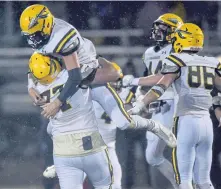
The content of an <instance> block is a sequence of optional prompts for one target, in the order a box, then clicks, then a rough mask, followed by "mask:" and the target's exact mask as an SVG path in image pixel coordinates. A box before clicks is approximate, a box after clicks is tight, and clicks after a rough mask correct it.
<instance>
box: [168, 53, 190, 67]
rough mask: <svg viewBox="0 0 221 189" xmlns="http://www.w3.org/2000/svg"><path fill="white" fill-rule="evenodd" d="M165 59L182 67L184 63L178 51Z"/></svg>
mask: <svg viewBox="0 0 221 189" xmlns="http://www.w3.org/2000/svg"><path fill="white" fill-rule="evenodd" d="M166 59H167V60H169V61H170V62H171V63H173V64H175V65H177V66H178V67H184V66H186V64H185V63H184V61H183V60H182V56H180V54H178V53H172V54H170V55H169V56H168V57H166Z"/></svg>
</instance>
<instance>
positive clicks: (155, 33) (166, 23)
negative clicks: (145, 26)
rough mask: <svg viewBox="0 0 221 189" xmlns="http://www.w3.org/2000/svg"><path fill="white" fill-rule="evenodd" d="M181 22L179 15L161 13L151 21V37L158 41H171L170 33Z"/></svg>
mask: <svg viewBox="0 0 221 189" xmlns="http://www.w3.org/2000/svg"><path fill="white" fill-rule="evenodd" d="M182 24H183V21H182V19H181V18H180V17H179V16H177V15H175V14H172V13H166V14H163V15H161V16H160V17H159V18H158V19H157V20H156V21H155V22H154V23H153V26H152V34H151V38H152V39H153V40H154V41H156V42H159V43H163V44H165V43H171V39H172V34H173V33H174V32H175V30H176V28H178V27H179V26H180V25H182Z"/></svg>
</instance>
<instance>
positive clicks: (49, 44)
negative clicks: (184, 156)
mask: <svg viewBox="0 0 221 189" xmlns="http://www.w3.org/2000/svg"><path fill="white" fill-rule="evenodd" d="M20 27H21V30H22V34H23V35H24V36H25V37H26V39H27V41H28V43H29V45H31V46H32V48H34V50H35V51H36V52H39V53H41V54H44V55H50V56H51V57H58V58H61V59H62V61H61V62H64V64H65V67H66V69H67V71H68V75H69V77H68V79H67V82H66V84H65V86H64V88H63V89H62V91H61V92H60V94H59V96H58V97H57V98H56V99H55V100H54V101H53V102H50V103H47V104H45V105H43V112H42V114H43V116H45V117H47V118H50V117H53V116H54V115H55V114H56V113H57V112H58V111H59V110H60V108H61V106H62V105H63V104H64V103H65V102H66V100H67V99H68V98H69V97H71V96H72V95H73V94H75V93H76V92H77V91H78V89H79V88H85V87H87V85H88V83H93V84H101V83H106V81H107V80H108V81H109V80H111V79H110V78H111V77H112V76H109V75H110V74H108V73H105V71H104V72H102V70H104V69H103V68H101V69H100V68H99V63H98V60H97V59H96V50H95V47H94V45H93V43H92V42H91V41H90V40H88V39H86V38H83V37H81V36H80V34H79V32H78V31H77V30H76V28H74V27H73V26H72V25H70V24H68V23H67V22H65V21H63V20H60V19H57V18H55V17H54V16H53V15H52V14H51V12H50V11H49V10H48V8H47V7H45V6H44V5H38V4H37V5H32V6H30V7H28V8H26V9H25V10H24V11H23V13H22V14H21V17H20ZM47 70H48V71H49V72H47V75H44V74H43V73H41V72H39V73H38V75H37V78H45V79H48V76H49V75H50V77H53V75H51V73H50V71H51V70H50V68H47ZM44 73H45V72H44ZM97 78H99V79H97ZM117 79H118V78H115V80H117ZM49 80H50V79H49ZM29 81H31V79H29ZM85 83H86V85H85ZM32 85H33V82H31V84H29V93H30V94H31V95H32V94H36V91H35V90H34V91H33V87H32ZM30 90H31V92H30ZM91 93H92V99H93V100H95V101H97V102H98V103H99V104H100V105H101V106H102V107H103V108H104V109H105V112H106V113H107V114H108V115H109V117H110V118H111V119H112V120H113V121H114V122H115V124H116V125H118V127H119V128H121V129H126V128H128V127H134V128H142V127H143V125H145V124H146V123H147V122H149V123H148V124H147V125H148V127H149V128H148V129H149V130H152V129H153V130H152V131H153V132H154V133H155V134H157V135H158V136H159V137H161V138H163V140H165V142H166V143H167V144H168V145H169V146H175V145H176V144H175V143H176V139H175V137H174V135H173V134H172V133H171V132H170V131H169V130H168V129H166V128H165V127H163V126H162V125H161V124H156V127H155V123H154V124H150V122H152V120H147V119H144V118H141V117H140V116H133V117H131V116H130V115H129V114H128V113H127V111H126V110H125V109H124V105H123V102H122V101H121V99H120V98H119V96H118V94H117V93H116V91H115V90H114V89H113V88H112V87H111V86H110V84H105V85H103V86H92V90H91ZM38 98H39V97H38ZM144 122H145V124H144ZM153 125H154V126H153Z"/></svg>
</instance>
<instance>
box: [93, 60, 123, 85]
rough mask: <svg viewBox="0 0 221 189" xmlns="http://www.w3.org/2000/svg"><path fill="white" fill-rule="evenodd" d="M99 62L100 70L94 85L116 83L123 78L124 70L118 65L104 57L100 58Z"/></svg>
mask: <svg viewBox="0 0 221 189" xmlns="http://www.w3.org/2000/svg"><path fill="white" fill-rule="evenodd" d="M98 62H99V64H100V68H98V69H97V72H96V75H95V78H94V80H93V81H92V84H105V83H107V82H114V81H117V80H118V79H120V78H122V77H123V73H122V70H121V68H120V67H119V66H118V65H117V64H116V63H112V62H110V61H108V60H106V59H105V58H103V57H98Z"/></svg>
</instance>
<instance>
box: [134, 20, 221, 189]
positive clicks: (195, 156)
mask: <svg viewBox="0 0 221 189" xmlns="http://www.w3.org/2000/svg"><path fill="white" fill-rule="evenodd" d="M172 41H173V49H174V51H175V52H176V53H172V54H171V55H169V56H168V57H167V58H166V59H165V60H164V61H163V68H162V70H161V73H162V74H163V75H164V76H163V77H162V79H161V80H160V81H159V82H157V84H156V85H154V86H153V87H152V88H151V90H150V91H149V92H148V93H147V94H146V95H145V97H144V98H143V99H142V100H140V101H137V102H136V104H135V107H134V108H133V109H131V113H132V114H136V113H138V112H140V110H142V109H143V108H144V106H146V105H148V104H150V103H151V102H153V101H155V100H157V99H158V98H159V97H160V96H162V95H163V93H164V92H165V90H166V89H167V88H168V87H169V86H170V85H171V84H172V83H174V85H175V87H174V88H175V90H176V93H177V95H178V102H177V104H176V111H175V116H176V117H175V120H174V133H175V135H176V136H177V147H176V148H174V150H173V154H172V157H173V166H174V171H175V178H176V181H177V183H178V184H179V189H193V186H192V180H193V181H194V183H195V184H196V188H197V189H213V188H214V187H213V186H212V184H211V181H210V168H211V161H212V142H213V126H212V122H211V119H210V116H209V111H208V109H209V107H210V106H211V105H212V97H211V95H210V91H211V90H212V88H213V85H215V87H216V88H218V89H219V90H220V89H221V77H220V76H221V64H220V63H219V61H218V60H217V59H216V58H213V57H206V56H199V55H197V54H196V53H197V52H198V51H199V50H200V49H202V48H203V43H204V35H203V32H202V30H201V29H200V28H199V27H198V26H197V25H195V24H191V23H186V24H184V25H182V26H181V27H180V28H178V29H177V30H176V32H175V35H174V38H173V39H172Z"/></svg>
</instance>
